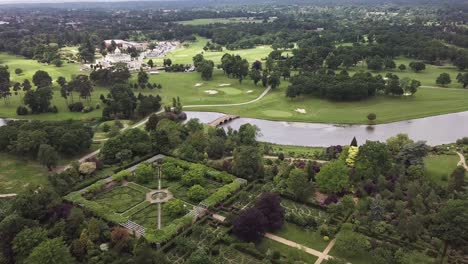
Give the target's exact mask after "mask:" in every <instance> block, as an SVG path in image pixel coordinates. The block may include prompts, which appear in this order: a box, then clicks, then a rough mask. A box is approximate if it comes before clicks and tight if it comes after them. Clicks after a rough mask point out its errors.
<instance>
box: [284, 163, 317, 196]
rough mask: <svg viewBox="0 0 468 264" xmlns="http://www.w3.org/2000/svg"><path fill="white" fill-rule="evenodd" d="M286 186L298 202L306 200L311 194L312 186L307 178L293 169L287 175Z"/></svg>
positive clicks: (303, 173)
mask: <svg viewBox="0 0 468 264" xmlns="http://www.w3.org/2000/svg"><path fill="white" fill-rule="evenodd" d="M286 185H287V186H288V190H289V191H290V192H291V193H293V194H294V196H295V197H296V198H297V199H299V200H300V201H305V200H307V198H308V197H309V195H310V194H311V192H312V185H311V184H310V182H309V180H308V178H307V174H306V173H305V172H304V171H303V170H301V169H293V170H292V171H291V172H290V173H289V177H288V179H287V181H286Z"/></svg>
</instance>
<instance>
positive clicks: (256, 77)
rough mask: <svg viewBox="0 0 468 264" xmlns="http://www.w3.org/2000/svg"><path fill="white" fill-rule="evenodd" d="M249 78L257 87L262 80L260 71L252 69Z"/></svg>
mask: <svg viewBox="0 0 468 264" xmlns="http://www.w3.org/2000/svg"><path fill="white" fill-rule="evenodd" d="M250 78H251V79H252V81H253V82H254V84H255V86H257V84H258V82H259V81H260V80H261V79H262V72H261V71H260V70H256V69H252V70H250Z"/></svg>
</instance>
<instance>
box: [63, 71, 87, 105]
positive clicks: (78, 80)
mask: <svg viewBox="0 0 468 264" xmlns="http://www.w3.org/2000/svg"><path fill="white" fill-rule="evenodd" d="M67 89H68V91H69V92H70V94H71V92H72V91H76V92H78V93H79V94H80V97H81V98H84V99H88V100H91V93H92V92H93V84H92V83H91V80H90V79H89V77H88V76H87V75H84V74H80V75H77V76H76V77H75V78H73V79H72V80H71V81H70V82H68V85H67Z"/></svg>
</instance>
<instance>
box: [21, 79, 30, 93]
mask: <svg viewBox="0 0 468 264" xmlns="http://www.w3.org/2000/svg"><path fill="white" fill-rule="evenodd" d="M21 86H22V87H23V92H27V91H29V90H31V88H32V86H31V82H30V81H29V80H28V79H24V81H23V83H22V84H21Z"/></svg>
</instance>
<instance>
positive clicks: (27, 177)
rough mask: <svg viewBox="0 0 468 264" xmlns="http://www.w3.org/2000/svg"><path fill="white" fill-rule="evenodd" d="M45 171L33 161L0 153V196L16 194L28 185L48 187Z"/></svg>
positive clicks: (46, 172)
mask: <svg viewBox="0 0 468 264" xmlns="http://www.w3.org/2000/svg"><path fill="white" fill-rule="evenodd" d="M48 174H49V172H48V171H47V169H46V168H45V167H44V166H42V165H40V164H39V163H37V162H35V161H28V160H20V159H18V158H17V157H14V156H11V155H8V154H4V153H0V194H3V193H16V192H18V191H20V190H22V189H24V188H26V187H27V186H30V185H48V184H49V182H48V180H47V175H48Z"/></svg>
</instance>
